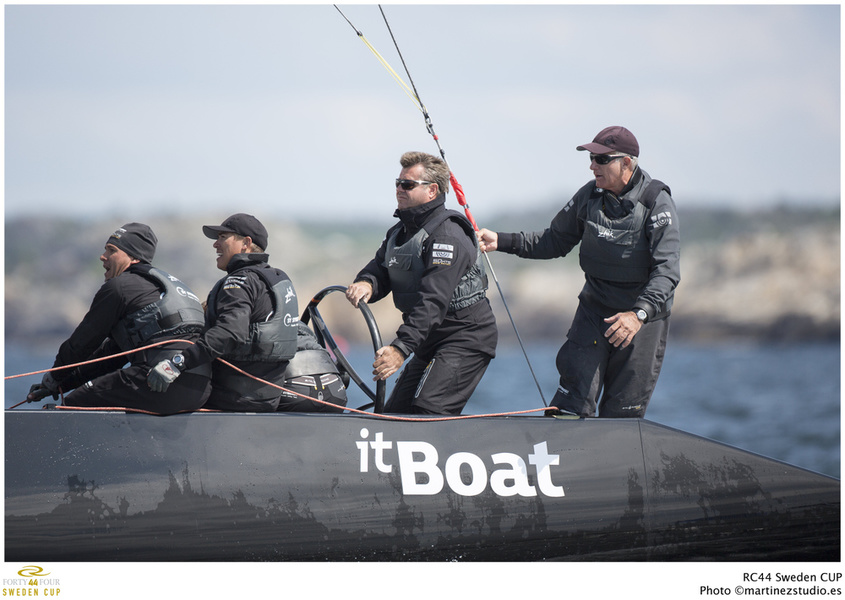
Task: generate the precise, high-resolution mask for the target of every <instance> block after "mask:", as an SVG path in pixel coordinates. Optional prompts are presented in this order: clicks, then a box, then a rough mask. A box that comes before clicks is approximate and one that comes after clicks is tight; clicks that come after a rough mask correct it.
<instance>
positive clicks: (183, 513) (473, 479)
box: [5, 410, 840, 562]
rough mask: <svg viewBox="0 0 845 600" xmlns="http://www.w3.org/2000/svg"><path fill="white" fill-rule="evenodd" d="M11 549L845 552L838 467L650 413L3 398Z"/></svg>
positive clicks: (550, 556) (780, 556) (389, 554)
mask: <svg viewBox="0 0 845 600" xmlns="http://www.w3.org/2000/svg"><path fill="white" fill-rule="evenodd" d="M5 421H6V423H5V429H6V464H5V479H6V481H5V484H6V485H5V490H6V492H5V493H6V502H5V560H6V561H7V562H9V561H16V562H39V561H47V560H54V561H223V560H229V561H231V560H238V561H283V560H296V561H317V560H331V561H368V560H393V561H400V560H411V561H447V560H464V561H502V560H506V561H536V560H620V561H621V560H637V561H640V560H666V561H668V560H702V559H704V560H748V561H752V560H753V561H760V560H772V561H784V560H801V561H819V560H822V561H825V560H829V561H838V560H839V559H840V482H839V480H837V479H833V478H830V477H826V476H823V475H820V474H817V473H813V472H810V471H806V470H804V469H800V468H797V467H793V466H791V465H787V464H785V463H782V462H779V461H775V460H772V459H768V458H765V457H762V456H759V455H756V454H752V453H749V452H745V451H742V450H739V449H736V448H732V447H730V446H726V445H724V444H720V443H717V442H713V441H711V440H707V439H705V438H700V437H697V436H693V435H690V434H687V433H684V432H680V431H677V430H674V429H671V428H668V427H664V426H661V425H658V424H655V423H652V422H649V421H645V420H638V419H630V420H629V419H625V420H623V419H614V420H605V419H582V420H561V419H552V418H545V417H510V418H499V417H484V418H477V419H465V420H451V421H435V420H430V421H426V422H405V421H393V420H387V419H385V418H383V417H381V416H377V415H373V416H371V417H370V416H359V415H349V414H345V415H328V414H327V415H321V414H291V413H278V414H264V415H257V414H221V413H194V414H189V415H176V416H170V417H152V416H148V415H141V414H128V413H122V412H116V413H115V412H75V411H61V410H52V411H49V410H45V411H7V413H6V418H5Z"/></svg>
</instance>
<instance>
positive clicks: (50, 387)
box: [26, 371, 60, 402]
mask: <svg viewBox="0 0 845 600" xmlns="http://www.w3.org/2000/svg"><path fill="white" fill-rule="evenodd" d="M59 391H60V388H59V384H58V383H57V382H56V380H55V379H54V378H53V375H52V374H51V373H50V372H49V371H47V372H46V373H44V377H42V378H41V383H36V384H33V385H32V387H31V388H29V394H27V396H26V401H27V402H41V400H43V399H44V398H46V397H47V396H53V400H58V399H59Z"/></svg>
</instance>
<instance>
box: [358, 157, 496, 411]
mask: <svg viewBox="0 0 845 600" xmlns="http://www.w3.org/2000/svg"><path fill="white" fill-rule="evenodd" d="M399 162H400V165H401V166H402V170H401V171H400V173H399V178H398V179H396V183H395V186H396V201H397V204H398V208H397V210H396V212H395V213H394V216H395V217H397V218H398V219H399V222H398V223H396V224H395V225H394V226H393V227H391V228H390V229H388V231H387V234H386V236H385V240H384V242H383V243H382V245H381V247H380V248H379V249H378V251H377V252H376V255H375V258H373V260H371V261H370V262H369V264H367V265H366V266H365V267H364V268H363V269H362V270H361V271H360V272H359V273H358V275H357V276H356V277H355V280H354V282H353V283H352V284H351V285H350V286H349V287H348V289H347V291H346V297H347V299H348V300H349V301H350V302H351V303H352V305H353V306H356V307H357V306H358V303H359V302H361V301H365V302H376V301H378V300H380V299H382V298H384V297H385V296H387V295H388V294H389V293H392V294H393V304H394V305H395V306H396V308H397V309H399V310H400V311H401V312H402V321H403V324H402V325H401V326H400V327H399V329H398V330H397V332H396V338H395V339H394V340H393V341H392V342H391V343H390V344H389V345H386V346H383V347H381V348H379V349H378V350H377V352H376V356H375V362H374V363H373V375H374V380H379V379H381V380H384V379H387V378H388V377H390V376H391V375H392V374H394V373H395V372H397V371H398V370H399V369H400V368H401V367H402V365H403V364H404V363H405V361H406V360H408V359H409V357H410V360H409V361H408V364H407V365H406V366H405V368H404V369H403V371H402V373H401V375H400V376H399V379H398V380H397V382H396V385H395V386H394V388H393V391H392V393H391V395H390V398H389V399H388V401H387V402H386V403H385V407H384V411H385V412H390V413H417V414H452V415H457V414H460V413H461V411H462V410H463V408H464V406H465V405H466V403H467V401H468V400H469V397H470V396H471V395H472V392H473V391H474V390H475V388H476V386H477V385H478V382H479V381H480V380H481V377H482V376H483V375H484V372H485V370H486V369H487V366H488V364H489V363H490V360H491V359H492V358H493V357H494V356H495V354H496V343H497V340H498V331H497V329H496V320H495V317H494V316H493V311H492V309H491V308H490V303H489V301H488V300H487V295H486V291H487V276H486V273H485V270H484V264H483V262H482V258H483V257H482V255H481V252H480V251H479V248H478V243H477V240H476V239H475V233H474V231H473V228H472V225H471V224H470V223H469V221H468V220H467V219H466V217H464V216H463V215H462V214H460V213H458V212H456V211H452V210H448V209H446V207H445V203H446V193H447V192H448V191H449V167H448V166H447V165H446V163H445V162H444V161H443V160H441V159H439V158H437V157H435V156H432V155H430V154H425V153H423V152H406V153H405V154H403V155H402V157H401V159H400V161H399Z"/></svg>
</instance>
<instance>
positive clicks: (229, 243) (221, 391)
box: [147, 213, 299, 412]
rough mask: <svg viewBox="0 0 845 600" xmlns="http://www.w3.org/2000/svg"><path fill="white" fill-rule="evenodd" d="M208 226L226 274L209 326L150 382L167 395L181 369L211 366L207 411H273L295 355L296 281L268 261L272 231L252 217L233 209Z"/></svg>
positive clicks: (211, 300) (211, 298)
mask: <svg viewBox="0 0 845 600" xmlns="http://www.w3.org/2000/svg"><path fill="white" fill-rule="evenodd" d="M202 231H203V233H204V234H205V236H206V237H208V238H210V239H213V240H214V244H213V247H214V249H215V250H216V251H217V268H218V269H220V270H221V271H226V273H227V275H226V276H225V277H223V278H222V279H220V280H219V281H218V282H217V283H216V284H215V286H214V287H213V288H212V289H211V292H210V293H209V295H208V300H207V302H206V315H205V321H206V329H205V331H203V333H202V335H201V336H200V338H199V339H198V340H197V343H196V344H194V345H193V346H191V347H190V348H187V349H186V350H185V351H184V352H182V354H181V355H178V356H176V357H174V358H172V359H169V360H163V361H161V362H160V363H159V364H158V365H156V367H155V368H154V369H153V370H152V371H150V374H149V377H148V379H147V382H148V384H149V386H150V389H152V390H153V391H155V392H164V391H166V390H167V389H168V386H170V385H171V384H172V383H173V382H174V381H178V378H179V377H180V376H181V373H182V372H183V371H186V370H190V369H193V368H196V367H197V366H199V365H211V366H212V391H211V395H210V396H209V398H208V401H207V402H206V405H205V408H210V409H217V410H229V411H243V412H273V411H275V410H277V408H278V407H279V400H280V396H281V394H282V392H281V390H280V389H279V388H277V387H274V386H283V385H284V380H285V371H286V369H287V366H288V363H289V361H290V359H292V358H293V356H294V354H296V345H297V323H298V321H299V317H298V314H299V313H298V307H297V300H296V292H294V289H293V284H292V283H291V281H290V277H288V275H287V274H286V273H285V272H284V271H282V270H281V269H276V268H274V267H271V266H270V265H269V264H268V262H267V261H268V259H269V256H268V255H267V254H266V253H265V250H266V248H267V243H268V235H267V229H266V228H265V227H264V225H262V224H261V222H260V221H259V220H258V219H256V218H255V217H254V216H252V215H248V214H244V213H238V214H234V215H232V216H230V217H229V218H228V219H226V220H225V221H223V223H222V224H221V225H205V226H203V228H202ZM218 357H220V358H222V359H223V360H225V361H226V362H227V363H229V364H225V363H223V362H221V361H219V360H215V359H216V358H218ZM212 361H213V363H212ZM233 367H234V368H233ZM269 384H273V385H269Z"/></svg>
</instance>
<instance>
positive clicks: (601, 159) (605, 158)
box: [590, 154, 627, 165]
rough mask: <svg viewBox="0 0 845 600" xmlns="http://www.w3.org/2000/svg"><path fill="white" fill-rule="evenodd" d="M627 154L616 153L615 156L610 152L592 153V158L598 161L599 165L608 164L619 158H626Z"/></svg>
mask: <svg viewBox="0 0 845 600" xmlns="http://www.w3.org/2000/svg"><path fill="white" fill-rule="evenodd" d="M626 156H627V154H616V155H614V156H611V155H610V154H590V160H594V161H596V164H597V165H606V164H609V163H610V162H611V161H614V160H616V159H617V158H625V157H626Z"/></svg>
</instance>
